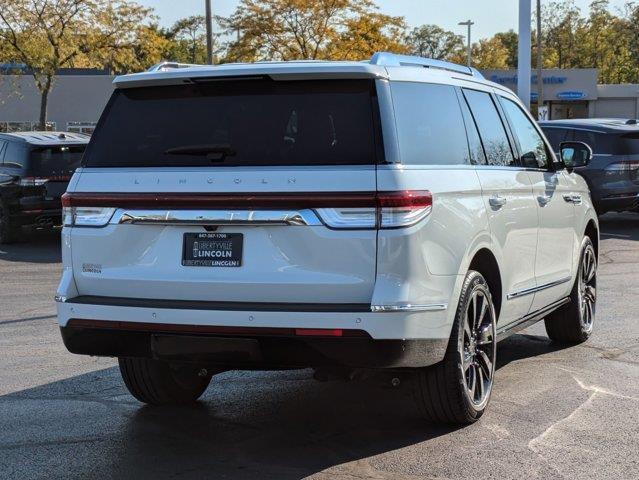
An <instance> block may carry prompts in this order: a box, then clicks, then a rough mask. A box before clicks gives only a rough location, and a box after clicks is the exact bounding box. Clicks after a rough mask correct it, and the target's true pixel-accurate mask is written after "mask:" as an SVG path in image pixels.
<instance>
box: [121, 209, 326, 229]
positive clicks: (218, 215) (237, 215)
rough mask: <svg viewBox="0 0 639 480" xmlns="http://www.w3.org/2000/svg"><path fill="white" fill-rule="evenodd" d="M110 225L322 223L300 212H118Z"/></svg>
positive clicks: (305, 212) (304, 212)
mask: <svg viewBox="0 0 639 480" xmlns="http://www.w3.org/2000/svg"><path fill="white" fill-rule="evenodd" d="M110 223H116V224H142V225H144V224H154V225H251V226H259V225H307V226H320V225H322V222H321V221H320V220H319V218H317V215H316V214H315V213H314V212H313V211H312V210H310V209H303V210H120V211H118V212H117V213H116V214H115V215H114V216H113V218H112V219H111V222H110Z"/></svg>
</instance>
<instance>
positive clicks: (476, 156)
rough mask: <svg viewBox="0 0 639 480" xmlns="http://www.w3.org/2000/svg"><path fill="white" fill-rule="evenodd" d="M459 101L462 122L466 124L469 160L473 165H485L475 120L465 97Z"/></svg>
mask: <svg viewBox="0 0 639 480" xmlns="http://www.w3.org/2000/svg"><path fill="white" fill-rule="evenodd" d="M460 103H461V109H462V113H463V115H464V123H465V124H466V134H467V135H468V147H469V148H470V162H471V163H472V164H473V165H486V154H485V153H484V147H483V146H482V144H481V138H479V130H478V129H477V122H476V121H475V119H474V118H473V114H472V113H471V112H470V108H468V103H467V101H466V99H465V98H462V99H461V102H460Z"/></svg>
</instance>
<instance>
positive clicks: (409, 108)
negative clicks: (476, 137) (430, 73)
mask: <svg viewBox="0 0 639 480" xmlns="http://www.w3.org/2000/svg"><path fill="white" fill-rule="evenodd" d="M391 88H392V92H393V105H394V108H395V116H396V119H397V132H398V136H399V150H400V154H401V157H402V163H404V164H408V165H456V164H464V163H470V158H469V154H468V140H467V139H466V132H465V129H464V120H463V118H462V113H461V110H460V108H459V101H458V100H457V93H456V92H455V87H453V86H451V85H435V84H428V83H405V82H397V83H391Z"/></svg>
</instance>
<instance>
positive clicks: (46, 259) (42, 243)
mask: <svg viewBox="0 0 639 480" xmlns="http://www.w3.org/2000/svg"><path fill="white" fill-rule="evenodd" d="M2 260H4V261H7V262H24V263H59V262H61V261H62V252H61V248H60V230H59V229H54V230H36V231H32V232H29V231H28V230H25V233H24V235H22V236H21V237H20V240H19V241H18V242H17V243H12V244H11V245H0V261H2Z"/></svg>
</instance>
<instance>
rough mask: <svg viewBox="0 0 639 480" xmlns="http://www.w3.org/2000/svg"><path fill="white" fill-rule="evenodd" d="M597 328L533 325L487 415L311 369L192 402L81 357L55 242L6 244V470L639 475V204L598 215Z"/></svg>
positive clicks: (272, 475) (225, 386) (404, 388)
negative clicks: (134, 392)
mask: <svg viewBox="0 0 639 480" xmlns="http://www.w3.org/2000/svg"><path fill="white" fill-rule="evenodd" d="M601 226H602V253H601V258H600V262H601V265H600V270H599V285H598V287H599V288H598V300H599V301H598V312H597V323H596V326H595V333H594V335H593V337H592V338H591V340H590V341H589V342H587V343H586V344H583V345H581V346H578V347H572V348H560V347H557V346H555V345H553V344H551V343H550V342H549V341H548V339H547V337H546V336H545V332H544V329H543V325H541V324H538V325H535V326H533V327H531V328H530V329H528V330H526V331H524V332H523V333H522V334H520V335H515V336H513V337H511V338H509V339H508V340H506V341H504V342H502V343H501V344H500V345H499V347H498V360H499V362H498V366H499V369H498V372H497V374H496V387H495V391H494V393H493V398H492V402H491V405H490V407H489V411H488V413H487V414H486V415H485V416H484V417H483V418H482V420H481V421H480V422H478V423H477V424H475V425H472V426H470V427H466V428H461V429H451V428H442V427H433V426H431V425H428V424H426V423H423V422H422V421H420V420H419V419H418V418H417V416H416V412H415V410H414V407H413V404H412V401H411V394H412V389H411V382H410V380H409V379H405V380H404V381H403V382H402V383H401V385H400V386H399V387H397V388H392V387H390V384H389V382H387V379H386V378H385V377H373V378H369V379H366V380H361V381H353V382H345V381H330V382H325V383H320V382H316V381H315V380H313V379H312V378H311V372H310V371H309V370H302V371H284V372H259V373H253V372H234V373H224V374H221V375H219V376H216V377H214V379H213V382H212V384H211V386H210V387H209V390H208V391H207V393H206V394H205V396H204V397H203V401H202V402H200V403H199V404H198V405H197V406H195V407H190V408H150V407H142V406H141V405H140V404H139V403H137V402H136V401H135V400H134V399H133V398H132V397H131V396H130V395H128V393H127V391H126V390H125V387H124V385H123V384H122V382H121V380H120V376H119V372H118V370H117V367H116V366H115V365H116V364H115V361H114V360H112V359H96V358H90V357H81V356H75V355H71V354H69V353H67V352H66V350H65V349H64V347H63V345H62V341H61V340H60V337H59V333H58V329H57V324H56V319H55V309H54V305H53V293H54V290H55V286H56V284H57V280H58V275H59V273H60V269H61V265H60V255H59V240H58V237H57V235H55V234H39V235H36V238H35V239H34V240H33V241H32V242H30V243H22V244H18V245H14V246H3V247H0V282H1V283H0V478H2V479H4V478H11V479H14V478H15V479H27V478H28V479H31V478H48V479H51V478H65V479H66V478H78V479H92V478H96V479H98V478H99V479H106V478H134V479H146V478H149V479H151V478H152V479H158V478H179V479H191V478H193V479H201V478H212V479H222V478H223V479H248V478H256V479H285V480H286V479H300V478H307V477H312V478H318V479H362V478H372V479H391V478H392V479H397V478H407V479H416V478H420V479H421V478H426V479H431V478H433V479H434V478H437V479H461V478H473V479H486V478H495V479H510V478H517V479H521V478H525V479H532V478H543V479H552V478H596V479H602V478H611V479H612V478H614V479H632V478H639V455H638V454H637V453H638V448H639V447H638V440H639V421H638V420H637V419H638V418H639V318H638V315H637V307H636V305H637V303H638V300H639V215H630V214H627V215H625V214H624V215H607V216H605V217H603V218H602V219H601Z"/></svg>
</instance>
